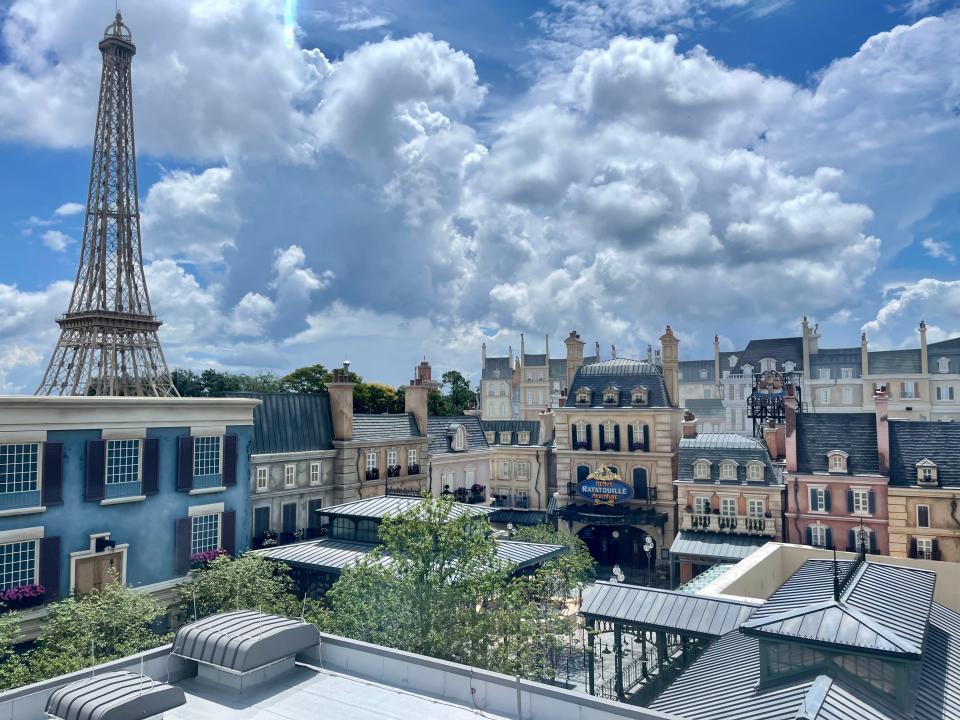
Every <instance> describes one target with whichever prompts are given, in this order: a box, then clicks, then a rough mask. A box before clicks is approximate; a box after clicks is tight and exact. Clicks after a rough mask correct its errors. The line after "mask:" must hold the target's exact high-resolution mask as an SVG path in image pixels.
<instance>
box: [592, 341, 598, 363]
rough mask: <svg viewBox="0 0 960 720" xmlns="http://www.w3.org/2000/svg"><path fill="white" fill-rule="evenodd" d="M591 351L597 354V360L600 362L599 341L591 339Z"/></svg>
mask: <svg viewBox="0 0 960 720" xmlns="http://www.w3.org/2000/svg"><path fill="white" fill-rule="evenodd" d="M593 352H594V354H595V355H596V356H597V362H600V341H599V340H594V341H593Z"/></svg>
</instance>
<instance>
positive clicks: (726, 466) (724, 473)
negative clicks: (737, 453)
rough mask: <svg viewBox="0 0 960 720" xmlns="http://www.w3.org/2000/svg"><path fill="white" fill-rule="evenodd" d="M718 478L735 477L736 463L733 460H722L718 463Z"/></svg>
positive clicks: (728, 478)
mask: <svg viewBox="0 0 960 720" xmlns="http://www.w3.org/2000/svg"><path fill="white" fill-rule="evenodd" d="M720 479H721V480H736V479H737V464H736V463H735V462H734V461H733V460H724V461H723V462H722V463H720Z"/></svg>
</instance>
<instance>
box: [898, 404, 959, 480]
mask: <svg viewBox="0 0 960 720" xmlns="http://www.w3.org/2000/svg"><path fill="white" fill-rule="evenodd" d="M924 459H928V460H931V461H932V462H934V463H935V464H936V466H937V480H938V482H939V483H940V485H941V486H942V487H948V488H960V423H957V422H923V421H916V420H891V421H890V484H891V485H915V484H916V482H917V463H919V462H920V461H921V460H924Z"/></svg>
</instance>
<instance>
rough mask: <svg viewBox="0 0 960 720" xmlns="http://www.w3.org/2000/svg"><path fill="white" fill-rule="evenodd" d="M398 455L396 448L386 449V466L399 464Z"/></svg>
mask: <svg viewBox="0 0 960 720" xmlns="http://www.w3.org/2000/svg"><path fill="white" fill-rule="evenodd" d="M399 457H400V456H399V454H398V453H397V451H396V450H387V467H396V466H397V465H399V464H400V463H399Z"/></svg>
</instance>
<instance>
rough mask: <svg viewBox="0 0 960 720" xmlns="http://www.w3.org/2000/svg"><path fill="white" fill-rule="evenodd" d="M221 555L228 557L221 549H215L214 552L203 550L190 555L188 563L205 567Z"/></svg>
mask: <svg viewBox="0 0 960 720" xmlns="http://www.w3.org/2000/svg"><path fill="white" fill-rule="evenodd" d="M223 555H229V553H228V552H227V551H226V550H223V549H222V548H217V549H215V550H204V551H203V552H198V553H194V554H193V555H191V556H190V561H191V562H193V563H194V564H196V565H206V564H207V563H209V562H211V561H213V560H216V559H217V558H218V557H222V556H223Z"/></svg>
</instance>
